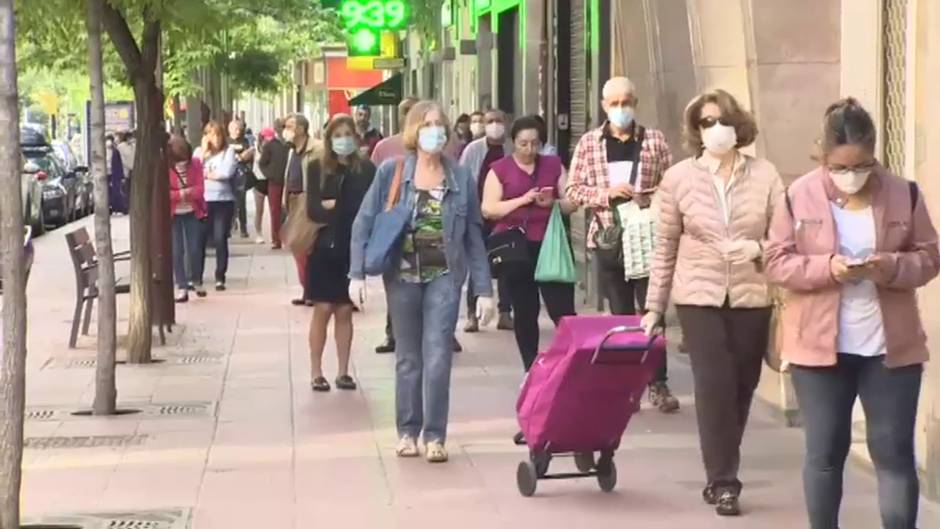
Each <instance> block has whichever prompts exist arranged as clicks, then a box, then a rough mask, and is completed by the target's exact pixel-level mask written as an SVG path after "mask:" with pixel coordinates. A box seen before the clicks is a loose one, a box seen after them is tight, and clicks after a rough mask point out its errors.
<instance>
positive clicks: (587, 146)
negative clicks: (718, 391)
mask: <svg viewBox="0 0 940 529" xmlns="http://www.w3.org/2000/svg"><path fill="white" fill-rule="evenodd" d="M635 92H636V89H635V87H634V85H633V83H632V82H631V81H630V80H629V79H627V78H626V77H614V78H612V79H610V80H609V81H607V83H606V84H605V85H604V91H603V97H604V100H603V107H604V111H605V112H607V121H605V122H604V124H603V125H601V126H600V127H598V128H597V129H594V130H592V131H590V132H588V133H586V134H585V135H584V136H582V137H581V140H580V141H578V146H577V147H576V148H575V151H574V156H573V158H572V161H571V171H570V172H569V178H568V184H567V186H566V193H567V195H568V198H569V199H570V200H572V201H574V202H576V203H578V204H581V205H583V206H586V207H589V208H591V209H592V210H593V211H594V213H595V214H596V217H595V218H593V219H592V220H591V227H590V229H589V230H588V238H587V245H588V248H589V249H591V248H594V247H595V243H594V235H595V233H597V231H598V229H599V228H601V226H598V220H600V222H601V223H602V224H603V225H604V226H605V227H606V226H610V225H611V224H613V223H614V215H613V210H612V208H614V207H616V206H617V205H618V204H620V203H623V202H626V201H629V200H635V201H637V203H638V204H640V205H641V206H648V205H649V201H650V198H651V196H652V192H654V191H655V190H656V187H657V186H658V185H659V181H660V179H661V178H662V176H663V173H664V172H665V171H666V169H667V168H668V167H669V166H670V165H672V154H670V152H669V145H668V144H667V143H666V137H665V136H664V135H663V133H662V132H660V131H658V130H655V129H650V128H645V127H643V126H641V125H639V124H637V123H636V122H635V121H634V119H633V117H634V109H635V108H636V104H637V98H636V94H635ZM635 164H638V167H636V168H634V167H633V166H634V165H635ZM624 275H625V274H624V267H623V263H622V262H621V263H619V264H618V265H617V266H607V267H605V266H601V269H600V278H599V279H600V284H601V291H602V292H604V293H605V294H606V296H607V300H608V302H609V304H610V312H611V313H613V314H637V313H642V312H643V311H644V310H645V304H646V289H647V286H648V284H649V278H648V277H645V278H640V279H631V280H627V279H625V278H624ZM666 372H667V371H666V363H665V362H663V365H662V367H661V368H660V369H659V371H658V372H657V374H656V377H655V378H654V379H653V382H652V383H651V384H650V392H649V396H650V401H651V402H652V403H653V405H654V406H656V407H657V408H659V410H660V411H662V412H664V413H668V412H673V411H676V410H678V409H679V401H678V400H677V399H676V398H675V397H674V396H673V395H672V392H670V390H669V386H668V385H667V383H666V380H667V376H666Z"/></svg>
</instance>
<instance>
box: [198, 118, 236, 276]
mask: <svg viewBox="0 0 940 529" xmlns="http://www.w3.org/2000/svg"><path fill="white" fill-rule="evenodd" d="M194 156H196V157H197V158H199V159H200V160H202V167H203V174H204V175H205V191H204V193H205V198H206V204H207V206H208V215H209V217H208V223H209V226H208V230H209V235H210V236H211V237H212V241H213V243H214V244H215V289H216V290H217V291H223V290H225V276H226V274H227V273H228V239H229V236H230V235H231V234H232V219H233V218H234V217H235V189H234V188H233V186H232V178H233V177H234V176H235V168H236V165H237V163H238V161H237V159H236V156H235V149H234V148H233V147H232V146H230V145H226V143H225V133H224V132H223V130H222V125H220V124H219V123H218V122H216V121H210V122H209V123H206V126H205V128H204V129H203V133H202V145H201V146H200V147H199V148H198V149H196V153H195V154H194ZM206 239H207V240H206V242H208V237H207V238H206Z"/></svg>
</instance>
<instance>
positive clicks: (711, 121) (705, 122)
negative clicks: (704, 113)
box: [698, 116, 733, 129]
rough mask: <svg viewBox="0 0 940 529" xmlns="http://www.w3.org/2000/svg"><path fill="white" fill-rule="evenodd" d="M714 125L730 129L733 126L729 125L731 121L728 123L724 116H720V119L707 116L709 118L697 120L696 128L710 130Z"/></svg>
mask: <svg viewBox="0 0 940 529" xmlns="http://www.w3.org/2000/svg"><path fill="white" fill-rule="evenodd" d="M716 123H721V124H722V125H724V126H726V127H731V126H733V124H732V123H731V121H729V120H728V119H727V118H725V117H724V116H722V117H720V118H713V117H711V116H709V117H707V118H702V119H700V120H698V126H699V127H701V128H703V129H710V128H712V127H714V126H715V124H716Z"/></svg>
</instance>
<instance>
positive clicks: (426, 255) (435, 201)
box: [400, 185, 447, 283]
mask: <svg viewBox="0 0 940 529" xmlns="http://www.w3.org/2000/svg"><path fill="white" fill-rule="evenodd" d="M445 193H447V188H446V187H445V186H443V185H442V186H438V187H435V188H434V189H431V190H418V192H417V197H416V200H415V209H414V220H413V222H412V229H410V230H408V231H407V232H406V233H405V241H404V246H403V248H402V263H401V275H400V277H401V279H402V281H406V282H409V283H430V282H431V281H434V280H435V279H437V278H438V277H440V276H442V275H444V274H446V273H447V256H446V255H445V253H444V215H443V207H442V206H443V201H444V194H445Z"/></svg>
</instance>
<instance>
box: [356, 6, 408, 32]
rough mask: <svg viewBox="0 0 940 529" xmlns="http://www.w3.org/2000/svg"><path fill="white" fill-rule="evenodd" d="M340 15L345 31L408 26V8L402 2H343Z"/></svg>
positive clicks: (393, 28) (390, 28)
mask: <svg viewBox="0 0 940 529" xmlns="http://www.w3.org/2000/svg"><path fill="white" fill-rule="evenodd" d="M340 15H341V16H342V18H343V26H345V27H346V29H347V30H352V29H356V28H368V29H372V30H395V29H402V28H404V27H405V26H407V25H408V6H407V2H405V1H404V0H343V2H342V3H341V4H340Z"/></svg>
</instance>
